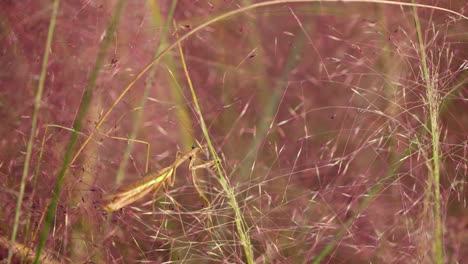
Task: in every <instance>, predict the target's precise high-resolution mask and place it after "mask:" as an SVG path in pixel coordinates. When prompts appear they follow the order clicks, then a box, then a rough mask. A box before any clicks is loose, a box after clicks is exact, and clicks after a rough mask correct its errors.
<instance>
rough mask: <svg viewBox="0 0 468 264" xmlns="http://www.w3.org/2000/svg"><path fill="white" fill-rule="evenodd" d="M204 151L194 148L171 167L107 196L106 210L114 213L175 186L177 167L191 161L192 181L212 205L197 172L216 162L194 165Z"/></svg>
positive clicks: (201, 148)
mask: <svg viewBox="0 0 468 264" xmlns="http://www.w3.org/2000/svg"><path fill="white" fill-rule="evenodd" d="M203 150H204V147H203V146H198V147H194V148H193V149H192V150H191V151H189V152H188V153H186V154H184V155H182V156H181V157H178V158H177V159H176V160H175V161H174V163H172V164H171V165H170V166H168V167H166V168H164V169H162V170H161V171H159V172H150V173H147V174H146V175H145V176H144V177H143V178H142V179H140V180H137V181H136V182H134V183H132V184H130V185H128V186H126V187H124V188H123V189H121V190H120V191H117V192H116V193H115V194H112V195H110V196H107V197H106V198H104V199H105V200H109V202H108V203H106V204H105V205H104V209H105V210H106V211H108V212H113V211H116V210H119V209H120V208H122V207H125V206H127V205H129V204H131V203H133V202H135V201H137V200H139V199H141V198H143V197H144V196H146V195H147V194H148V193H150V192H151V191H153V190H154V191H155V192H157V191H159V189H160V188H161V187H162V186H163V185H166V184H167V185H169V186H170V187H172V186H173V185H174V176H175V171H176V169H177V167H179V166H180V165H181V164H182V163H184V162H185V161H186V160H190V164H189V168H190V170H191V171H192V181H193V185H194V186H195V189H196V190H197V192H198V194H199V195H200V196H201V197H202V198H203V200H205V201H206V202H207V204H210V202H209V200H208V198H206V196H205V195H204V194H203V192H202V191H201V190H200V188H199V187H198V185H197V184H196V182H195V177H196V176H195V170H197V169H200V168H209V167H211V166H212V165H213V164H214V161H209V162H206V163H203V164H200V165H194V164H195V161H196V159H197V158H196V156H197V154H199V153H200V152H202V151H203Z"/></svg>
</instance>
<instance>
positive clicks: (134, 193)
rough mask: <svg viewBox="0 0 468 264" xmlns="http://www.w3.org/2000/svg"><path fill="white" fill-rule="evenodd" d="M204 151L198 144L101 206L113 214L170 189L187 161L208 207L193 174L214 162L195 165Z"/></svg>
mask: <svg viewBox="0 0 468 264" xmlns="http://www.w3.org/2000/svg"><path fill="white" fill-rule="evenodd" d="M47 127H55V128H61V129H65V130H69V131H72V129H70V128H66V127H63V126H59V125H48V126H47ZM45 134H47V133H45ZM45 134H44V139H43V142H44V140H45ZM108 137H110V136H108ZM111 138H114V139H118V140H125V139H124V138H119V137H111ZM127 140H128V139H127ZM134 141H137V142H140V143H145V144H148V143H147V142H143V141H139V140H134ZM197 143H198V142H197ZM205 149H206V147H205V146H202V145H200V144H199V143H198V146H196V147H193V148H192V150H190V151H189V152H187V153H185V154H183V155H182V156H180V157H177V158H176V160H175V161H174V162H173V163H172V164H171V165H169V166H168V167H165V168H164V169H162V170H160V171H158V172H149V173H147V174H146V175H145V176H143V178H141V179H139V180H137V181H135V182H134V183H131V184H129V185H126V186H125V187H123V188H121V189H120V190H118V191H116V192H115V193H114V194H111V195H108V196H106V197H104V200H106V201H107V202H105V204H104V205H103V209H104V210H105V211H107V212H114V211H117V210H119V209H121V208H123V207H125V206H127V205H130V204H132V203H134V202H136V201H137V200H139V199H141V198H143V197H144V196H146V195H147V194H148V193H150V192H151V191H154V192H158V191H159V189H160V188H161V187H162V186H164V185H168V186H170V187H172V186H173V185H174V177H175V172H176V169H177V167H179V166H180V165H181V164H182V163H184V162H185V161H187V160H190V163H189V170H190V171H191V173H192V182H193V185H194V187H195V189H196V191H197V192H198V194H199V195H200V197H201V198H202V199H203V200H204V201H205V202H206V203H207V204H208V205H209V204H210V202H209V200H208V198H207V197H206V196H205V195H204V194H203V192H202V191H201V189H200V188H199V187H198V185H197V183H196V173H195V171H196V170H198V169H203V168H205V169H210V168H211V167H212V166H213V165H214V161H208V162H205V163H202V164H199V165H195V163H196V161H197V160H199V159H198V158H197V155H198V154H200V153H201V152H203V151H204V150H205ZM148 151H149V149H148ZM148 154H149V153H148Z"/></svg>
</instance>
